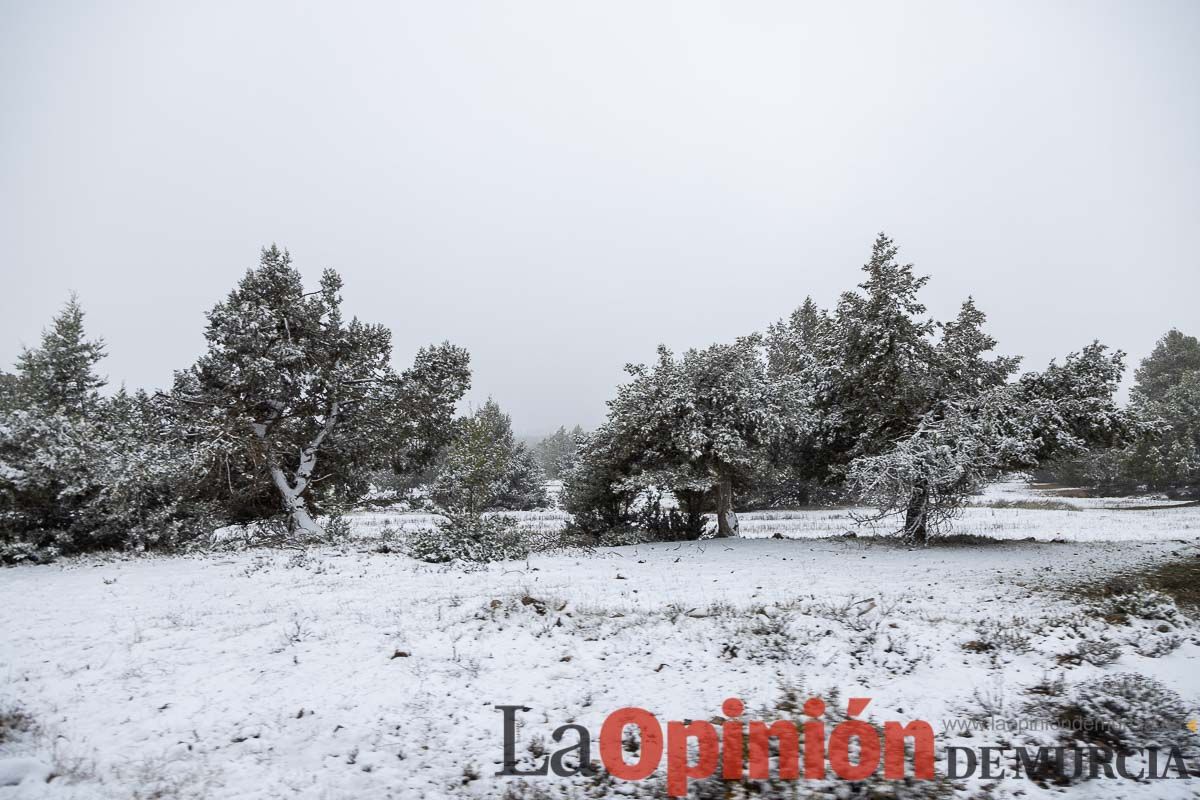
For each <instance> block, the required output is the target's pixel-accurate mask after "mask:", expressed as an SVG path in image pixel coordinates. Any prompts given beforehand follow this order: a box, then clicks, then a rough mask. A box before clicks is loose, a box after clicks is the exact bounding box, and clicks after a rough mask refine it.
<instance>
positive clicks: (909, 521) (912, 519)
mask: <svg viewBox="0 0 1200 800" xmlns="http://www.w3.org/2000/svg"><path fill="white" fill-rule="evenodd" d="M928 522H929V485H928V484H926V483H924V482H922V483H918V484H917V485H916V486H914V487H913V490H912V493H911V494H909V496H908V509H907V510H906V511H905V513H904V536H905V537H906V538H908V539H912V540H913V541H916V542H924V541H925V539H926V537H927V535H928V530H927V526H928Z"/></svg>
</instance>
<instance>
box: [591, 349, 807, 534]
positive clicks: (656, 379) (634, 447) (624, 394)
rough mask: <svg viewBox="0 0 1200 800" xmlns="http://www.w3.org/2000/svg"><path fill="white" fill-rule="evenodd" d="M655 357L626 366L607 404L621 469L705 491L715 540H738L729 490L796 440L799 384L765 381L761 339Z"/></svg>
mask: <svg viewBox="0 0 1200 800" xmlns="http://www.w3.org/2000/svg"><path fill="white" fill-rule="evenodd" d="M658 355H659V358H658V362H657V363H656V364H654V366H653V367H646V366H644V365H637V366H634V365H631V366H629V367H627V368H626V370H627V371H628V372H629V374H630V376H631V377H632V380H631V381H630V382H629V383H627V384H625V385H624V386H621V387H620V388H618V390H617V396H616V397H615V398H614V399H613V400H612V401H610V403H609V415H608V427H609V429H610V431H611V435H612V436H613V437H614V438H615V440H616V441H617V442H619V443H620V444H619V446H618V447H617V448H616V450H617V451H618V452H621V453H624V454H628V457H629V461H628V462H627V464H626V465H625V466H624V467H623V469H622V471H624V472H626V473H627V474H628V475H630V476H637V475H638V474H647V475H654V476H657V477H661V476H664V475H666V476H672V480H673V481H674V482H676V483H678V484H679V486H678V488H679V489H680V490H683V491H692V492H694V491H695V489H696V487H697V486H698V485H707V486H708V487H710V488H711V491H712V493H713V495H714V496H715V498H716V511H717V535H718V536H736V535H737V532H738V524H737V516H736V515H735V514H734V511H733V505H734V503H733V497H734V491H735V489H736V488H737V487H738V486H739V485H740V484H742V483H743V482H744V481H745V480H746V478H747V476H748V475H749V474H751V472H752V470H753V469H754V467H755V465H756V464H757V462H758V461H759V460H760V459H762V458H763V457H764V456H765V453H766V451H767V448H768V447H769V445H770V443H771V442H772V441H774V440H775V439H777V438H779V437H782V436H787V435H792V436H794V435H798V433H797V431H798V430H799V429H800V428H802V427H804V426H805V425H806V424H807V406H806V404H805V403H804V401H803V398H802V396H801V395H799V394H798V393H797V392H795V391H794V389H795V387H796V385H797V384H794V383H792V382H790V381H784V382H779V381H774V380H772V379H771V378H770V377H769V375H768V371H767V358H766V354H765V353H764V350H763V344H762V337H760V336H757V335H754V336H747V337H743V338H740V339H738V340H737V341H735V342H734V343H732V344H717V345H712V346H710V347H708V348H705V349H703V350H688V351H687V352H686V353H684V354H683V356H682V358H679V359H676V358H675V357H674V356H673V355H672V353H671V352H670V351H669V350H667V349H666V348H665V347H659V353H658ZM659 488H663V487H659ZM665 488H671V489H674V488H676V487H674V486H672V487H665Z"/></svg>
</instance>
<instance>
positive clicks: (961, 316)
mask: <svg viewBox="0 0 1200 800" xmlns="http://www.w3.org/2000/svg"><path fill="white" fill-rule="evenodd" d="M898 252H899V251H898V248H897V247H896V245H895V243H894V242H893V241H892V240H891V239H890V238H888V237H887V235H886V234H882V233H881V234H879V236H878V237H877V238H876V240H875V243H874V245H873V246H872V250H871V257H870V259H869V260H868V261H867V263H866V264H865V265H864V266H863V272H864V273H865V274H866V278H865V280H864V281H863V282H862V283H861V284H860V285H859V287H858V291H852V292H846V293H845V294H843V295H842V297H841V299H840V300H839V302H838V305H837V308H836V309H835V311H834V312H833V313H832V314H829V315H826V314H823V313H820V312H818V311H817V310H816V307H815V305H814V304H812V303H811V301H806V303H805V305H804V306H802V307H801V308H800V309H799V310H797V312H796V313H795V314H794V315H793V317H792V320H791V321H790V323H789V324H781V325H777V326H775V327H774V328H772V331H771V333H770V335H769V337H768V341H769V342H770V343H771V351H772V352H773V353H774V354H775V355H774V357H773V359H772V365H773V370H774V372H775V373H776V374H777V375H778V374H790V375H792V376H793V377H794V378H795V380H796V381H797V382H798V383H799V386H800V388H799V390H798V391H799V392H800V393H801V394H804V395H808V396H810V397H811V403H812V408H813V413H814V414H815V423H814V425H813V426H812V427H811V429H810V430H811V431H812V432H813V433H812V435H811V436H810V437H807V438H801V439H797V440H795V441H792V442H788V443H785V444H784V445H783V446H782V448H781V449H780V452H779V453H778V454H777V455H776V460H778V461H780V462H782V463H783V464H784V465H786V466H787V468H788V469H789V470H790V473H791V474H792V476H793V477H794V479H796V480H809V481H824V482H830V483H835V484H836V483H839V482H841V481H842V480H843V479H844V478H845V477H846V476H847V474H848V473H849V472H850V471H851V465H852V464H853V463H854V462H855V461H856V460H857V459H871V458H875V457H878V456H881V455H884V454H886V453H888V452H890V451H891V450H892V449H893V448H894V447H895V446H896V445H897V443H898V442H902V441H904V440H906V439H907V438H908V437H910V436H913V435H914V434H915V432H916V431H918V429H920V428H922V427H923V428H924V429H925V430H933V427H931V426H933V425H934V423H936V421H937V420H938V419H939V418H940V417H941V416H942V415H944V414H949V413H952V407H951V406H952V404H954V403H959V404H961V403H962V402H963V401H965V400H969V399H971V398H974V397H978V396H979V395H981V394H982V393H985V392H987V391H989V390H990V389H992V388H995V387H997V386H1001V385H1003V384H1004V383H1005V382H1006V381H1007V380H1008V378H1009V376H1010V375H1011V374H1012V373H1013V371H1014V370H1015V369H1016V366H1017V363H1018V359H1015V358H1006V357H992V356H990V355H989V354H990V352H991V350H992V349H993V348H994V347H995V344H996V342H995V340H994V339H992V337H990V336H988V335H987V334H986V333H984V331H983V324H984V322H985V320H986V317H985V315H984V314H983V312H982V311H980V310H979V309H978V308H977V307H976V306H975V303H974V301H973V300H972V299H970V298H968V299H967V301H966V302H964V303H963V305H962V308H961V310H960V311H959V313H958V315H957V317H956V318H955V319H954V320H952V321H950V322H947V323H938V322H935V321H934V320H932V319H930V318H928V317H926V308H925V305H924V304H923V303H922V302H921V300H920V297H919V294H920V291H921V289H922V288H923V287H924V286H925V284H926V283H927V282H928V277H926V276H918V275H917V274H916V273H915V272H914V269H913V265H912V264H903V263H900V262H899V261H898V260H897V255H898ZM935 427H936V426H935ZM919 441H922V442H923V441H924V439H923V438H922V439H919ZM914 444H915V443H914ZM872 463H875V462H872ZM914 474H916V473H914ZM854 483H855V484H858V483H859V481H858V480H857V479H856V480H855V481H854ZM910 488H911V496H910V498H909V501H908V503H907V506H908V509H907V513H906V520H905V526H904V530H905V531H906V532H907V533H908V535H910V536H913V537H915V538H921V537H923V536H924V535H925V520H926V518H927V511H928V509H927V506H928V502H929V492H930V489H929V488H928V487H925V486H923V485H922V483H921V482H920V480H915V482H914V483H913V484H912V485H911V487H910Z"/></svg>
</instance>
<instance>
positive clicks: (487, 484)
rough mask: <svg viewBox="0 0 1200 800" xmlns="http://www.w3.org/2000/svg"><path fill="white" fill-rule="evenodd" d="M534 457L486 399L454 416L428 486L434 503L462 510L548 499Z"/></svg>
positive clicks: (527, 505)
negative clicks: (453, 426)
mask: <svg viewBox="0 0 1200 800" xmlns="http://www.w3.org/2000/svg"><path fill="white" fill-rule="evenodd" d="M544 481H545V476H544V474H543V473H542V469H541V466H540V465H539V464H538V463H537V459H536V458H535V457H534V456H533V454H532V453H531V452H529V450H528V448H526V447H525V445H524V444H521V443H519V442H517V441H516V439H515V437H514V436H513V432H512V420H511V419H510V418H509V416H508V415H507V414H505V413H504V412H503V411H502V410H501V408H500V405H499V404H498V403H496V401H495V400H492V399H491V398H488V400H487V402H485V403H484V404H483V405H482V406H480V407H479V408H478V409H477V410H476V411H475V413H474V414H472V415H471V416H469V417H466V418H464V419H462V420H460V421H459V423H458V426H457V432H456V434H455V436H454V438H453V440H452V441H451V444H450V446H449V449H448V450H447V452H446V454H445V457H444V460H443V462H442V465H441V467H440V469H439V470H438V475H437V478H436V479H435V481H434V484H433V488H432V496H433V499H434V502H436V503H437V504H438V505H440V506H442V507H443V508H446V509H449V510H451V511H455V512H463V513H466V514H479V513H481V512H483V511H489V510H508V511H528V510H531V509H534V508H539V507H544V506H545V505H546V504H547V498H546V491H545V486H544Z"/></svg>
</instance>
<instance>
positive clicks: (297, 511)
mask: <svg viewBox="0 0 1200 800" xmlns="http://www.w3.org/2000/svg"><path fill="white" fill-rule="evenodd" d="M271 480H272V481H274V482H275V488H276V489H278V490H279V494H280V495H281V496H282V498H283V510H284V512H285V513H286V514H287V515H288V524H289V525H290V526H291V529H292V530H301V531H305V532H306V533H321V526H320V525H318V524H317V523H316V521H315V520H314V519H313V518H312V515H310V514H309V513H308V505H307V504H306V503H305V502H304V497H303V494H304V490H305V489H306V488H307V487H308V481H307V480H305V481H301V482H300V484H299V485H297V486H293V485H292V484H291V483H290V482H289V481H288V479H287V476H286V475H284V474H283V470H282V469H280V468H279V467H277V466H274V465H272V466H271Z"/></svg>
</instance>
